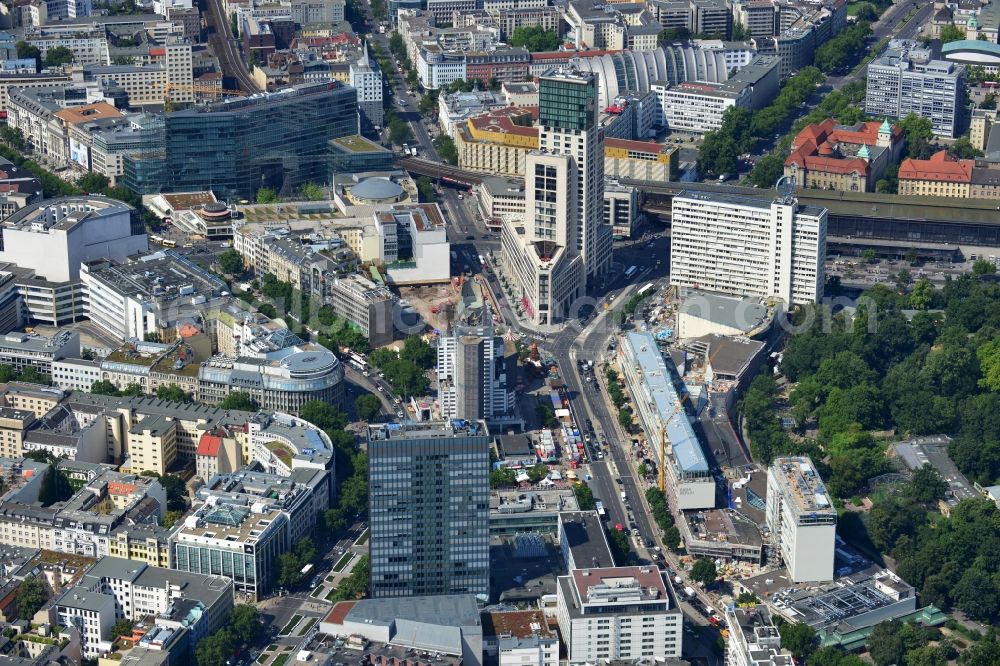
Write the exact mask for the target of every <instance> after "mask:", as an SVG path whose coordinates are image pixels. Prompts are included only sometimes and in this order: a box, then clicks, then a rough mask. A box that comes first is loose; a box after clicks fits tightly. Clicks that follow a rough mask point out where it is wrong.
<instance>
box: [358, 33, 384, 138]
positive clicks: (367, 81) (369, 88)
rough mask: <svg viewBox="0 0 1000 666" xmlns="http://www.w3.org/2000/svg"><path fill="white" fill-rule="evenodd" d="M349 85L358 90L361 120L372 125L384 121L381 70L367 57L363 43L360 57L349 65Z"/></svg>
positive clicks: (377, 124)
mask: <svg viewBox="0 0 1000 666" xmlns="http://www.w3.org/2000/svg"><path fill="white" fill-rule="evenodd" d="M350 75H351V86H352V87H353V88H354V89H355V90H357V91H358V112H359V113H360V114H361V118H362V120H363V121H367V122H368V124H369V125H371V126H372V127H381V126H382V124H383V122H384V114H383V109H382V72H381V71H379V68H378V66H376V65H373V64H372V61H371V58H369V57H368V44H367V43H365V46H364V49H362V52H361V57H359V58H358V60H357V62H352V63H351V65H350Z"/></svg>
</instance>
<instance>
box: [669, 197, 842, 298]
mask: <svg viewBox="0 0 1000 666" xmlns="http://www.w3.org/2000/svg"><path fill="white" fill-rule="evenodd" d="M826 222H827V211H826V209H825V208H819V207H817V206H804V205H799V203H798V201H797V200H796V199H795V198H794V197H793V196H791V195H790V194H787V195H783V196H778V197H777V198H775V199H774V200H773V201H767V200H765V199H755V198H752V197H742V196H734V195H729V194H717V193H709V192H692V191H687V190H686V191H684V192H681V193H680V194H678V195H677V196H675V197H674V200H673V208H672V215H671V232H670V233H671V241H670V284H672V285H676V286H678V287H690V288H696V289H704V290H706V291H714V292H719V293H723V294H733V295H736V296H761V297H765V298H767V297H775V298H779V299H781V300H782V301H783V302H785V303H787V304H791V305H795V304H801V303H813V302H815V301H817V300H819V299H821V298H822V297H823V286H824V282H825V280H826V274H825V271H824V267H823V262H824V259H825V258H826Z"/></svg>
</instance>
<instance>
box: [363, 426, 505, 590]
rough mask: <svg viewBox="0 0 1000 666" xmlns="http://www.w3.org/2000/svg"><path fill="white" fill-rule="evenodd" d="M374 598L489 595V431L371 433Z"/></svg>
mask: <svg viewBox="0 0 1000 666" xmlns="http://www.w3.org/2000/svg"><path fill="white" fill-rule="evenodd" d="M368 439H369V441H368V483H369V518H370V521H371V539H370V548H371V596H372V597H408V596H418V595H437V594H459V593H472V594H477V595H482V597H483V599H484V600H485V597H486V595H488V594H489V583H490V569H489V550H490V544H489V466H490V461H489V433H488V431H487V429H486V424H485V423H483V422H482V421H463V420H453V421H446V422H425V423H417V424H407V425H405V426H404V425H401V424H394V423H391V424H386V425H378V426H370V427H369V430H368Z"/></svg>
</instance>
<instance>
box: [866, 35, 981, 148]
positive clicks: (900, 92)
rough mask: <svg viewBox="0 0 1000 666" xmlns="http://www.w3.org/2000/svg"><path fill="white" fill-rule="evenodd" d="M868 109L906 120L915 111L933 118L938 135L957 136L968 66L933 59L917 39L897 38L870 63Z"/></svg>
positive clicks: (960, 123)
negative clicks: (916, 41)
mask: <svg viewBox="0 0 1000 666" xmlns="http://www.w3.org/2000/svg"><path fill="white" fill-rule="evenodd" d="M867 81H868V83H867V89H866V91H865V112H866V113H867V114H868V115H870V116H887V117H889V118H898V119H903V118H905V117H906V116H908V115H909V114H911V113H915V114H917V115H918V116H921V117H923V118H927V119H929V120H930V121H931V124H932V126H933V130H934V133H935V134H939V135H942V136H947V137H953V136H955V135H956V134H957V133H958V132H959V131H960V129H961V127H962V114H963V112H964V109H963V108H962V104H963V99H964V95H965V85H966V72H965V65H961V64H957V63H953V62H947V61H945V60H932V59H931V51H930V50H929V49H926V48H923V47H920V46H919V45H918V44H917V43H915V42H910V41H905V40H893V41H892V42H890V44H889V48H888V49H886V51H885V53H884V54H883V55H882V56H881V57H879V58H876V59H875V60H874V61H872V62H871V64H869V65H868V79H867Z"/></svg>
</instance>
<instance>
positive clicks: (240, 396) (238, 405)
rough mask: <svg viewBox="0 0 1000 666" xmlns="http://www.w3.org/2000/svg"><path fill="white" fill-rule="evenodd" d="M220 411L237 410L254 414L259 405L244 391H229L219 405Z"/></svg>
mask: <svg viewBox="0 0 1000 666" xmlns="http://www.w3.org/2000/svg"><path fill="white" fill-rule="evenodd" d="M220 407H222V409H239V410H242V411H245V412H256V411H257V409H258V408H259V407H260V405H258V404H257V401H256V400H254V399H253V397H252V396H251V395H250V394H249V393H247V392H246V391H230V393H229V395H227V396H226V397H225V399H224V400H223V401H222V404H221V405H220Z"/></svg>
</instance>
